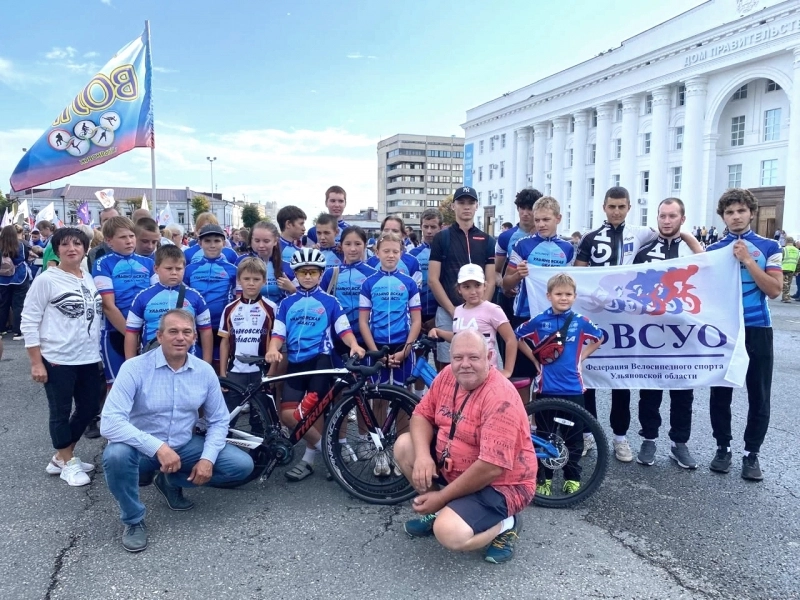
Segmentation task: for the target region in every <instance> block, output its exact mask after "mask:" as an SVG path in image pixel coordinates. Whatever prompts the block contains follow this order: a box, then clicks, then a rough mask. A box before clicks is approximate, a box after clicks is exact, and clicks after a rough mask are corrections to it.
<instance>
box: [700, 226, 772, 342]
mask: <svg viewBox="0 0 800 600" xmlns="http://www.w3.org/2000/svg"><path fill="white" fill-rule="evenodd" d="M737 240H743V241H744V243H745V244H746V245H747V249H748V250H749V251H750V256H752V257H753V260H754V261H756V264H758V266H759V267H761V268H762V269H763V270H764V271H766V272H767V273H771V272H772V273H782V270H781V260H782V256H783V255H782V252H781V247H780V244H778V242H776V241H775V240H770V239H767V238H765V237H761V236H760V235H758V234H756V233H754V232H753V230H752V229H749V230H748V231H747V232H746V233H744V234H742V235H734V234H732V233H729V234H728V235H726V236H725V237H724V238H722V239H721V240H720V241H718V242H717V243H715V244H711V245H710V246H709V247H708V248H706V252H713V251H714V250H722V249H723V248H726V247H728V246H731V245H732V244H733V243H734V242H736V241H737ZM728 252H733V248H732V246H731V248H730V249H729V250H728ZM739 265H740V267H741V273H742V306H743V308H744V324H745V327H772V315H771V314H770V312H769V303H768V302H767V295H766V294H765V293H764V292H762V291H761V288H760V287H758V285H757V284H756V282H755V280H754V279H753V276H752V275H751V274H750V271H748V270H747V267H745V266H744V265H743V264H741V263H739Z"/></svg>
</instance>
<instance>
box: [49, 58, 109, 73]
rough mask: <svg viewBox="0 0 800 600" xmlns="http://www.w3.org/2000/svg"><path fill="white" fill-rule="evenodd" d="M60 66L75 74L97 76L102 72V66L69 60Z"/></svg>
mask: <svg viewBox="0 0 800 600" xmlns="http://www.w3.org/2000/svg"><path fill="white" fill-rule="evenodd" d="M58 64H59V66H62V67H64V68H65V69H68V70H70V71H72V72H73V73H85V74H86V75H95V74H96V73H97V72H98V71H99V70H100V65H98V64H97V63H93V62H85V63H76V62H73V61H71V60H68V61H66V62H64V63H58Z"/></svg>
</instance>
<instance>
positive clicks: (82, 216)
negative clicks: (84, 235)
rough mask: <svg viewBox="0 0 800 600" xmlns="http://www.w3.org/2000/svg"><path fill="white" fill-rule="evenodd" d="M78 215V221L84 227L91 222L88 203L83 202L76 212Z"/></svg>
mask: <svg viewBox="0 0 800 600" xmlns="http://www.w3.org/2000/svg"><path fill="white" fill-rule="evenodd" d="M76 212H77V214H78V220H80V222H81V223H83V224H84V225H88V224H89V222H90V221H91V220H92V217H91V215H90V214H89V202H83V203H82V204H81V205H80V206H79V207H78V210H77V211H76Z"/></svg>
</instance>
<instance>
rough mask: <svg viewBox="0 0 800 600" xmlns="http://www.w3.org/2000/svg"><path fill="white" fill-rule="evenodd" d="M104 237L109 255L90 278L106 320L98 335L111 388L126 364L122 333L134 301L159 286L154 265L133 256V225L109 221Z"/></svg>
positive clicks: (115, 219)
mask: <svg viewBox="0 0 800 600" xmlns="http://www.w3.org/2000/svg"><path fill="white" fill-rule="evenodd" d="M103 237H104V238H105V240H106V244H107V245H108V247H109V252H106V253H105V254H104V255H103V256H101V257H100V258H98V259H97V262H95V263H94V270H93V272H92V276H93V278H94V284H95V286H96V287H97V291H98V292H100V296H101V298H102V299H103V314H104V315H105V317H106V320H105V324H104V325H103V331H102V332H101V334H100V344H101V348H100V349H101V353H102V355H103V366H104V368H105V374H106V383H107V384H108V385H109V387H110V386H111V384H113V383H114V379H115V378H116V376H117V373H118V372H119V368H120V367H121V366H122V363H123V362H124V361H125V330H126V323H127V319H128V312H129V311H130V308H131V305H132V304H133V299H134V298H135V297H136V295H137V294H138V293H139V292H141V291H143V290H146V289H147V288H148V287H150V286H151V285H154V284H155V283H157V282H158V277H157V275H156V273H155V268H154V265H153V261H152V260H151V259H149V258H146V257H144V256H139V255H138V254H136V253H135V252H134V250H135V249H136V234H135V233H134V224H133V221H131V220H130V219H128V218H127V217H112V218H110V219H108V220H107V221H106V222H105V223H104V224H103Z"/></svg>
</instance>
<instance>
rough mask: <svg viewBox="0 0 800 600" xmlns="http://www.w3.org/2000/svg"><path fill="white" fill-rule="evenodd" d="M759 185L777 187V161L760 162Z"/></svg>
mask: <svg viewBox="0 0 800 600" xmlns="http://www.w3.org/2000/svg"><path fill="white" fill-rule="evenodd" d="M761 185H762V186H764V185H778V159H777V158H773V159H772V160H762V161H761Z"/></svg>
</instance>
